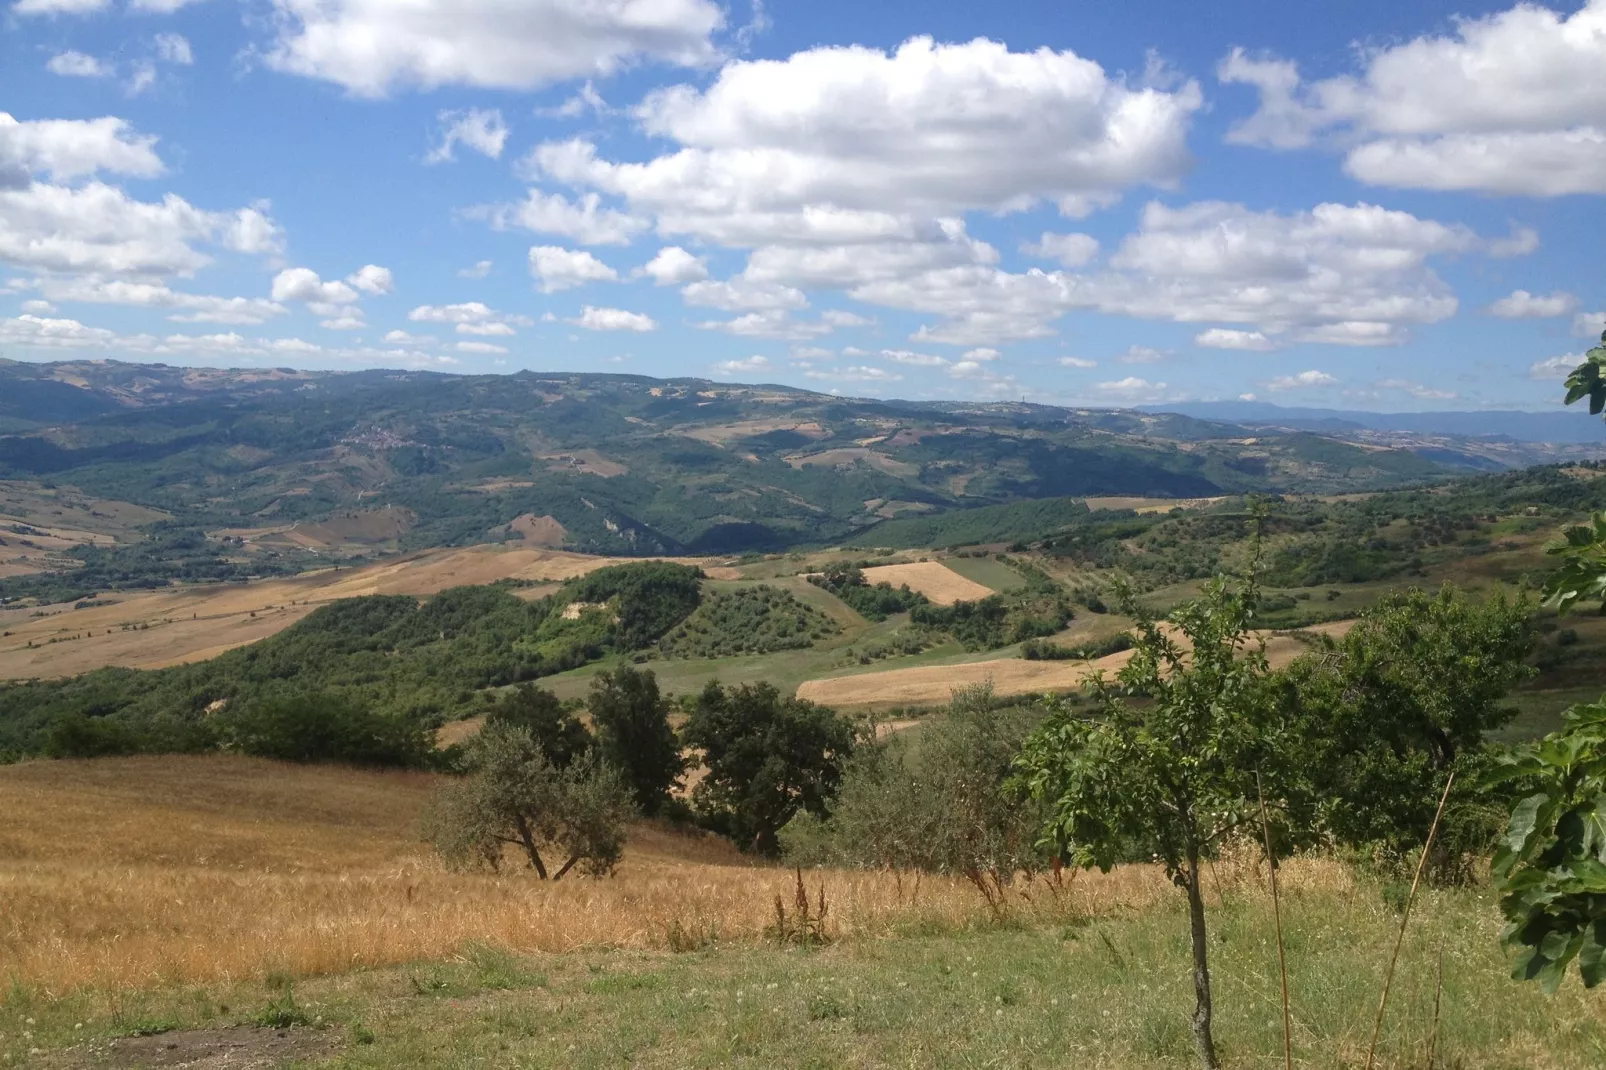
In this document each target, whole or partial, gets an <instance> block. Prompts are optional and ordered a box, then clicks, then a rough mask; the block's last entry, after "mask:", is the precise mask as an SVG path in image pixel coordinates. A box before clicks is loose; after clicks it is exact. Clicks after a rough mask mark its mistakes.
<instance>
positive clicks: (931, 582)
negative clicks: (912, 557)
mask: <svg viewBox="0 0 1606 1070" xmlns="http://www.w3.org/2000/svg"><path fill="white" fill-rule="evenodd" d="M864 578H865V579H866V580H867V581H869V582H870V583H890V584H891V585H892V586H894V587H902V586H904V585H907V586H908V587H909V589H910V590H911V591H917V592H919V593H920V594H923V595H925V596H926V597H927V598H929V599H931V600H932V601H933V602H935V603H937V604H938V605H939V606H951V605H953V604H954V603H955V602H960V601H964V602H975V601H979V600H980V599H983V598H986V597H987V596H988V595H990V594H994V593H996V592H994V591H993V589H992V588H991V587H985V586H983V585H982V584H979V583H977V582H976V581H975V580H971V579H966V578H965V577H964V576H961V575H960V574H959V573H957V572H955V571H954V570H953V569H951V568H949V567H948V566H947V565H945V564H943V563H942V562H941V561H912V562H909V563H908V564H903V565H877V566H876V567H875V568H867V569H865V570H864Z"/></svg>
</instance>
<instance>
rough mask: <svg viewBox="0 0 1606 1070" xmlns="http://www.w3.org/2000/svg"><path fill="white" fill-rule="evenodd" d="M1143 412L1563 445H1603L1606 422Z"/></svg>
mask: <svg viewBox="0 0 1606 1070" xmlns="http://www.w3.org/2000/svg"><path fill="white" fill-rule="evenodd" d="M1143 411H1144V412H1153V413H1177V414H1179V415H1182V416H1192V417H1194V418H1195V419H1199V420H1216V421H1220V422H1222V423H1234V424H1239V425H1243V426H1249V427H1253V426H1268V427H1284V428H1288V429H1290V430H1296V431H1317V432H1324V433H1330V434H1331V433H1343V432H1345V431H1359V430H1367V431H1397V432H1404V433H1407V434H1419V435H1458V436H1465V437H1468V438H1505V439H1511V440H1513V441H1516V442H1544V443H1551V444H1554V445H1567V446H1589V445H1600V446H1606V421H1602V420H1600V419H1599V418H1596V417H1591V416H1590V415H1589V413H1588V412H1587V411H1586V410H1580V409H1566V410H1560V411H1556V412H1518V411H1490V412H1361V411H1358V410H1354V409H1303V408H1284V407H1283V406H1281V405H1273V404H1270V403H1269V402H1265V401H1184V402H1179V403H1177V404H1174V405H1150V406H1144V408H1143Z"/></svg>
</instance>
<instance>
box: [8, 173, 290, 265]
mask: <svg viewBox="0 0 1606 1070" xmlns="http://www.w3.org/2000/svg"><path fill="white" fill-rule="evenodd" d="M281 238H282V234H281V232H280V231H279V229H278V227H277V225H276V224H274V223H273V222H272V220H270V219H268V218H267V217H266V216H265V215H264V214H262V212H260V211H259V210H257V209H254V208H252V209H241V210H240V211H239V212H211V211H206V210H204V209H200V208H197V207H195V206H194V205H192V204H190V203H189V202H188V201H186V200H184V199H183V198H182V197H179V196H177V195H174V194H168V195H167V196H166V197H165V198H163V199H162V200H161V201H160V202H146V201H138V200H134V199H133V198H131V197H129V196H128V195H127V194H126V193H124V192H123V191H122V190H121V189H118V188H116V187H114V186H108V185H105V184H104V183H101V182H90V183H87V184H86V185H83V186H80V187H66V186H58V185H51V184H47V183H42V182H35V183H33V184H31V185H29V186H25V187H21V188H11V189H7V188H5V187H4V186H3V185H0V262H4V263H10V264H13V265H15V266H18V267H22V268H25V269H33V270H42V271H52V272H60V273H63V274H93V275H144V276H171V275H190V274H193V273H194V272H195V271H197V270H199V269H200V268H202V267H204V266H206V265H207V264H208V263H210V262H211V260H212V257H211V256H210V255H209V254H208V253H207V252H205V251H204V250H203V249H202V248H199V246H206V245H212V246H216V247H218V248H223V249H229V250H233V251H238V252H246V253H257V252H276V251H277V243H278V241H279V240H280V239H281Z"/></svg>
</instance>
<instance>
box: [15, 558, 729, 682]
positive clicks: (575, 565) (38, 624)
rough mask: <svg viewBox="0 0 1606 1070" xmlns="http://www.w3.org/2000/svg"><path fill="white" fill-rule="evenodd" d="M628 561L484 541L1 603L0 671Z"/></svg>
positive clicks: (106, 657) (186, 651) (159, 649)
mask: <svg viewBox="0 0 1606 1070" xmlns="http://www.w3.org/2000/svg"><path fill="white" fill-rule="evenodd" d="M624 560H626V559H624V558H609V557H589V556H586V555H585V554H574V553H566V552H563V551H561V550H542V549H530V548H520V549H503V548H500V547H487V546H481V547H470V548H467V549H454V550H432V551H428V552H425V553H420V554H414V555H411V556H408V557H403V558H396V559H392V560H389V561H385V562H381V563H379V564H374V565H367V566H364V567H362V568H355V569H341V570H333V569H331V570H326V571H320V572H313V573H308V574H305V575H302V576H294V577H291V578H288V579H276V580H263V581H261V582H258V583H250V584H226V585H209V586H204V587H199V586H198V587H172V588H167V589H164V590H158V591H149V592H141V593H138V594H127V595H112V596H109V597H108V598H106V599H105V601H106V602H108V603H110V604H106V605H96V606H87V607H85V608H84V609H74V608H71V607H66V606H64V607H59V608H58V607H51V609H50V611H48V612H47V615H45V616H35V615H34V614H35V613H36V612H37V611H35V610H30V609H11V610H0V679H9V680H17V679H30V678H34V677H41V678H45V677H59V676H71V675H73V674H76V673H81V672H88V671H89V670H91V669H98V668H102V667H104V666H108V665H118V666H125V667H128V668H136V669H156V668H162V667H165V666H169V665H180V664H184V663H187V662H192V661H204V660H205V659H207V658H211V657H216V656H217V655H219V654H221V653H223V652H224V651H227V650H232V649H233V648H235V647H237V646H244V645H245V644H247V643H254V642H256V641H257V640H259V639H265V638H267V637H268V636H270V635H274V634H277V633H278V632H280V631H282V630H284V629H285V628H288V627H289V626H290V625H292V624H294V623H295V622H296V621H298V620H300V619H301V618H302V617H305V616H306V615H307V614H308V613H311V612H312V611H313V610H314V609H316V608H317V607H318V606H319V605H322V604H323V603H325V602H332V601H334V600H336V599H339V598H356V597H360V596H363V595H374V594H410V595H420V596H422V595H431V594H435V593H437V592H439V591H443V590H445V589H446V588H448V587H457V586H460V585H463V584H483V583H493V582H495V581H496V580H500V579H522V580H566V579H571V578H573V577H575V576H582V575H585V574H586V573H588V572H591V571H593V570H594V569H598V568H601V567H603V566H604V565H611V564H619V563H621V562H622V561H624ZM628 560H639V559H638V558H630V559H628ZM675 560H682V559H679V558H677V559H675ZM687 560H688V563H694V564H702V562H701V561H700V560H699V561H691V560H689V559H687Z"/></svg>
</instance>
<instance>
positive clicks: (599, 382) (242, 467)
mask: <svg viewBox="0 0 1606 1070" xmlns="http://www.w3.org/2000/svg"><path fill="white" fill-rule="evenodd" d="M0 398H3V399H4V400H3V401H0V420H3V421H4V423H3V425H0V480H10V481H14V482H15V483H16V484H17V485H18V486H26V487H32V488H41V487H45V486H46V485H51V486H56V485H61V486H72V487H75V488H77V489H78V490H79V491H80V492H82V493H85V494H88V495H91V496H99V497H101V498H104V499H107V500H117V501H122V502H127V503H133V504H134V505H136V506H139V507H141V508H145V509H149V510H156V511H159V513H158V515H159V516H160V519H159V520H157V521H156V522H155V523H154V524H153V525H152V526H150V527H149V528H148V530H147V531H145V532H144V535H143V537H141V535H140V533H139V532H123V533H121V536H120V537H116V538H114V539H110V540H106V541H101V542H96V543H94V544H92V545H91V544H85V545H78V546H61V547H58V548H57V549H56V551H55V552H54V553H53V554H50V555H48V557H47V558H46V559H45V560H42V561H40V562H36V563H35V565H34V566H33V568H32V571H30V572H29V573H27V574H14V575H9V576H4V575H0V599H44V600H48V601H56V602H60V601H76V600H79V599H83V598H88V597H91V596H93V595H96V594H101V593H105V592H107V591H111V590H130V589H138V588H141V587H149V586H152V585H163V584H168V583H173V582H179V581H184V580H233V579H240V578H244V577H245V576H262V575H272V574H284V573H289V572H294V571H297V570H300V569H304V568H307V567H310V566H311V565H312V564H313V563H315V562H320V561H321V562H325V563H327V562H330V561H353V560H358V559H366V558H373V557H375V556H383V555H386V554H392V553H396V552H399V551H406V550H415V549H419V548H425V547H436V546H448V545H466V544H472V543H478V542H487V541H496V542H509V541H511V542H514V543H526V544H529V545H540V546H563V547H568V548H571V549H578V550H584V551H587V552H593V553H610V554H626V555H652V554H677V553H684V554H708V553H714V554H722V553H740V552H753V551H774V550H780V549H786V548H789V547H795V546H804V545H813V544H825V543H831V542H839V541H852V540H854V539H856V538H860V537H865V538H869V539H872V540H874V544H875V545H879V546H892V547H898V546H920V545H924V546H931V545H944V544H950V543H957V542H983V541H992V540H994V539H1018V538H1030V537H1033V536H1035V535H1037V534H1040V533H1042V532H1044V531H1047V530H1050V529H1052V528H1054V527H1058V526H1062V525H1063V524H1064V523H1066V522H1068V521H1069V520H1070V519H1071V518H1072V515H1073V514H1074V512H1075V511H1076V510H1077V509H1079V508H1080V506H1079V505H1077V504H1075V503H1074V502H1070V501H1056V500H1053V499H1065V498H1068V497H1083V496H1088V495H1094V496H1096V495H1129V496H1130V495H1138V496H1150V497H1174V498H1201V497H1210V496H1215V495H1222V494H1241V493H1244V492H1246V491H1261V492H1273V493H1277V492H1288V491H1293V490H1298V491H1300V492H1304V493H1337V492H1344V491H1361V490H1374V489H1378V488H1383V487H1394V486H1402V485H1412V484H1420V483H1429V482H1435V481H1440V480H1443V479H1445V478H1448V477H1450V476H1453V475H1456V474H1460V473H1463V472H1465V471H1466V468H1465V467H1458V466H1456V465H1453V464H1452V465H1447V464H1445V463H1441V461H1440V460H1435V459H1433V458H1432V457H1430V456H1426V455H1424V454H1422V453H1417V452H1412V451H1411V450H1410V449H1404V448H1402V449H1389V448H1378V447H1377V446H1376V445H1375V444H1369V445H1367V446H1364V447H1363V446H1360V445H1356V444H1354V443H1351V442H1346V441H1343V440H1342V439H1340V438H1335V437H1324V436H1322V435H1318V434H1313V433H1310V432H1306V431H1290V432H1281V431H1277V430H1275V429H1272V430H1268V429H1264V428H1263V429H1260V430H1259V431H1257V432H1255V433H1253V434H1251V433H1249V432H1246V431H1245V430H1244V429H1243V428H1239V427H1235V426H1233V425H1231V424H1225V423H1222V424H1213V423H1208V422H1205V421H1200V420H1195V419H1191V418H1188V417H1182V416H1173V415H1164V414H1143V413H1132V412H1105V411H1096V410H1072V409H1060V408H1054V407H1050V406H1042V405H1026V404H1002V403H999V404H980V403H978V404H954V403H941V404H935V403H934V404H914V403H905V402H881V401H867V400H851V399H841V398H836V397H830V396H827V395H821V394H813V393H809V392H807V391H802V390H797V389H793V388H787V387H753V386H739V385H730V384H716V383H710V382H706V381H702V380H654V379H648V378H645V377H642V376H621V375H568V374H566V375H538V374H533V373H520V374H518V375H513V376H445V375H435V374H429V373H421V372H389V371H386V372H355V373H349V374H335V373H325V372H296V373H278V372H243V371H241V372H223V371H204V370H194V369H179V368H166V367H162V366H151V365H121V364H116V363H114V362H75V363H64V364H47V365H33V364H17V363H14V362H6V361H0ZM1568 449H1570V450H1572V451H1573V452H1574V453H1578V454H1579V455H1580V456H1583V455H1587V452H1588V451H1587V450H1586V449H1584V448H1582V447H1568ZM1441 452H1442V451H1441ZM1043 499H1050V500H1049V501H1043ZM0 512H3V510H0ZM16 520H17V522H19V523H21V524H23V525H24V526H28V525H35V524H37V525H42V526H45V527H48V526H49V524H50V522H51V520H52V518H51V517H50V515H49V513H48V512H30V513H29V514H28V515H25V516H19V517H17V518H16ZM18 537H19V538H26V537H27V536H26V535H22V534H20V533H18ZM0 538H9V536H7V535H3V534H0Z"/></svg>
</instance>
